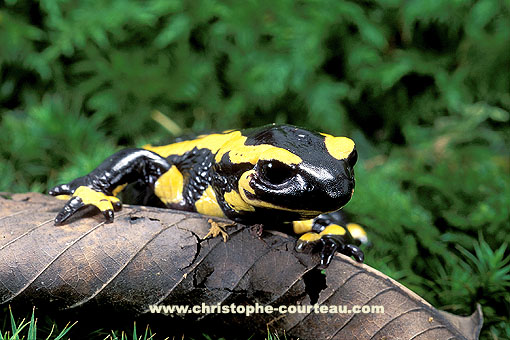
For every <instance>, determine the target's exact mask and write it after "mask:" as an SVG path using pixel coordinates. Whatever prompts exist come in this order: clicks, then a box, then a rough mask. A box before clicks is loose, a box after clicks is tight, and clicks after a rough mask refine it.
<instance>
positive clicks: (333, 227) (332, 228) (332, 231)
mask: <svg viewBox="0 0 510 340" xmlns="http://www.w3.org/2000/svg"><path fill="white" fill-rule="evenodd" d="M345 233H346V231H345V228H344V227H341V226H339V225H338V224H330V225H328V226H327V227H326V228H324V230H323V231H321V232H320V233H319V235H320V236H321V237H322V236H324V235H345Z"/></svg>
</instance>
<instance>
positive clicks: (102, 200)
mask: <svg viewBox="0 0 510 340" xmlns="http://www.w3.org/2000/svg"><path fill="white" fill-rule="evenodd" d="M73 196H77V197H79V198H81V200H82V202H83V204H85V205H87V204H90V205H94V206H96V207H97V208H99V210H101V211H105V210H113V206H112V203H116V202H120V200H119V199H118V198H117V197H114V196H108V195H105V194H103V193H102V192H99V191H95V190H93V189H91V188H89V187H86V186H81V187H78V188H77V189H76V190H75V191H74V194H73Z"/></svg>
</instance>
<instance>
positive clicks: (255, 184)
mask: <svg viewBox="0 0 510 340" xmlns="http://www.w3.org/2000/svg"><path fill="white" fill-rule="evenodd" d="M342 182H343V185H342V187H344V190H342V192H345V194H338V192H339V190H337V189H336V190H335V189H333V190H329V191H328V190H323V189H321V188H320V187H318V185H315V184H311V183H308V182H307V181H305V180H304V178H303V177H302V176H301V175H299V174H296V175H294V176H292V177H291V178H288V179H285V180H284V181H282V182H281V183H274V182H268V181H267V180H266V179H264V178H263V177H262V176H260V174H259V173H258V172H257V171H256V170H255V169H253V170H249V171H246V172H245V173H244V174H243V175H242V177H241V180H240V181H239V193H240V195H241V197H242V199H243V200H244V201H245V202H246V203H247V204H249V205H251V206H253V207H257V208H264V209H273V210H282V211H290V212H295V213H297V214H299V216H301V217H302V218H313V217H315V216H317V215H319V214H322V213H325V212H331V211H335V210H338V209H340V208H341V207H342V206H343V205H345V204H346V203H347V202H348V201H349V200H350V198H351V196H352V191H353V189H354V181H351V180H350V179H346V180H344V181H342Z"/></svg>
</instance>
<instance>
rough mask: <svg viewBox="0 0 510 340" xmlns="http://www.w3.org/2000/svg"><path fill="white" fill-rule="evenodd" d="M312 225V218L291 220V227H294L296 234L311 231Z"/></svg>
mask: <svg viewBox="0 0 510 340" xmlns="http://www.w3.org/2000/svg"><path fill="white" fill-rule="evenodd" d="M312 227H313V219H310V220H304V221H293V222H292V228H293V229H294V233H296V234H303V233H306V232H308V231H311V230H312Z"/></svg>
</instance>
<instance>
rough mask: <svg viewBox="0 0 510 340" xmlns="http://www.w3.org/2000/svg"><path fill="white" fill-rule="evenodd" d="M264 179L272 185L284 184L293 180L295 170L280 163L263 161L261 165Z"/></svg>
mask: <svg viewBox="0 0 510 340" xmlns="http://www.w3.org/2000/svg"><path fill="white" fill-rule="evenodd" d="M259 167H260V175H261V177H262V179H264V180H265V181H267V182H269V183H271V184H282V183H284V182H286V181H288V180H289V179H290V178H292V177H293V176H294V174H295V170H294V169H293V168H291V167H289V166H288V165H286V164H284V163H282V162H279V161H275V160H273V161H263V162H262V163H261V164H260V165H259Z"/></svg>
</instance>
